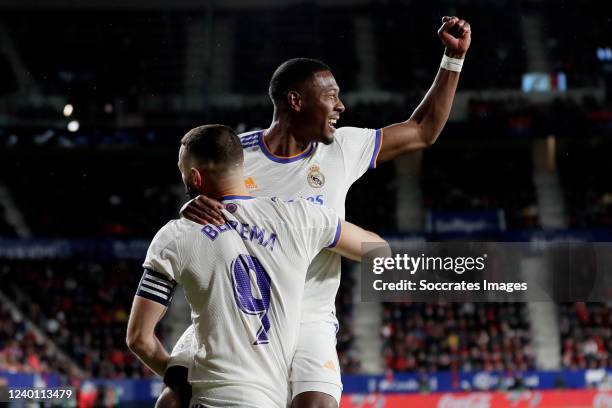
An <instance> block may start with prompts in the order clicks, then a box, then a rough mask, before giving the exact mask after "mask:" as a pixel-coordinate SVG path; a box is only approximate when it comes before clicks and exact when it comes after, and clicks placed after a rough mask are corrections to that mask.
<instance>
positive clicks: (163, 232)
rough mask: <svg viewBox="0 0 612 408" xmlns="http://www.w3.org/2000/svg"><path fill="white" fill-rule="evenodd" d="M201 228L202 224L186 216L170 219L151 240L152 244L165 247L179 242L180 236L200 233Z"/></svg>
mask: <svg viewBox="0 0 612 408" xmlns="http://www.w3.org/2000/svg"><path fill="white" fill-rule="evenodd" d="M200 229H201V225H199V224H196V223H195V222H192V221H189V220H187V219H185V218H179V219H175V220H170V221H168V222H167V223H166V225H164V226H163V227H161V228H160V229H159V231H157V234H155V237H154V238H153V241H151V246H155V247H161V248H164V247H167V246H169V245H171V244H177V243H178V240H179V238H181V237H184V236H187V235H189V234H193V233H198V232H199V230H200Z"/></svg>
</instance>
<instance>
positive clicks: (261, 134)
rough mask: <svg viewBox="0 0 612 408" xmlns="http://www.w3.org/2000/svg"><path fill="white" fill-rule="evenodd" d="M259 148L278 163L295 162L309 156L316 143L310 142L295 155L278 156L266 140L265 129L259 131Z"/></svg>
mask: <svg viewBox="0 0 612 408" xmlns="http://www.w3.org/2000/svg"><path fill="white" fill-rule="evenodd" d="M259 148H260V149H261V151H262V152H263V154H264V155H265V156H266V157H267V158H268V159H270V160H272V161H273V162H276V163H293V162H295V161H298V160H301V159H303V158H305V157H308V156H310V155H311V154H312V152H313V151H314V148H315V143H312V142H311V143H310V144H309V145H308V147H307V148H306V149H305V150H304V151H303V152H302V153H298V154H296V155H295V156H277V155H275V154H274V153H272V152H271V151H270V150H269V149H268V146H266V143H265V142H264V131H263V130H262V131H260V132H259Z"/></svg>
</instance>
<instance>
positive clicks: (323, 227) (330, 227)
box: [289, 199, 342, 259]
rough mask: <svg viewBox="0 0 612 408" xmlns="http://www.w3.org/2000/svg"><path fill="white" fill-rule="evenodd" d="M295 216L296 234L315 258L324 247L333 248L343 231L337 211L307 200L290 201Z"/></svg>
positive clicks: (309, 253)
mask: <svg viewBox="0 0 612 408" xmlns="http://www.w3.org/2000/svg"><path fill="white" fill-rule="evenodd" d="M289 206H290V211H292V212H293V213H294V214H293V217H295V218H294V219H295V221H296V224H295V228H296V229H297V231H296V232H295V236H296V237H299V239H300V240H301V241H302V243H303V245H304V247H305V250H306V254H307V255H308V256H309V258H311V259H312V258H314V257H315V255H316V254H318V253H319V252H320V251H321V250H322V249H324V248H333V247H334V246H336V244H337V243H338V240H339V239H340V234H341V233H342V224H341V219H340V217H339V216H338V214H336V212H335V211H333V210H331V209H329V208H327V207H325V206H321V205H316V204H313V203H311V202H309V201H307V200H304V199H299V200H296V201H294V202H292V203H289Z"/></svg>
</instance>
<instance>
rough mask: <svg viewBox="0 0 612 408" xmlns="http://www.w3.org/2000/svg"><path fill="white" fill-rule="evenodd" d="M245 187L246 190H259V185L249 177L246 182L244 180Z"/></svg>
mask: <svg viewBox="0 0 612 408" xmlns="http://www.w3.org/2000/svg"><path fill="white" fill-rule="evenodd" d="M244 185H245V186H246V188H250V189H254V188H257V183H255V180H253V177H248V178H247V179H246V180H244Z"/></svg>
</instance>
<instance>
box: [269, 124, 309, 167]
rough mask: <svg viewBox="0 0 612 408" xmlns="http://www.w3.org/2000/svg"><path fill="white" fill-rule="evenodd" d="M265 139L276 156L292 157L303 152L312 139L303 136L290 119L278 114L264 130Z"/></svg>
mask: <svg viewBox="0 0 612 408" xmlns="http://www.w3.org/2000/svg"><path fill="white" fill-rule="evenodd" d="M263 141H264V143H265V144H266V146H267V148H268V150H269V151H270V152H271V153H272V154H273V155H275V156H280V157H291V156H295V155H298V154H300V153H302V152H303V151H304V150H306V149H307V148H308V146H309V145H310V140H306V139H304V138H301V137H300V135H299V133H298V132H296V129H295V127H294V126H293V125H292V123H291V120H290V119H288V118H287V119H286V118H284V117H283V118H282V119H280V118H279V117H278V116H277V115H276V114H275V115H274V119H273V120H272V124H270V127H269V128H268V129H267V130H266V131H264V135H263Z"/></svg>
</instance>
